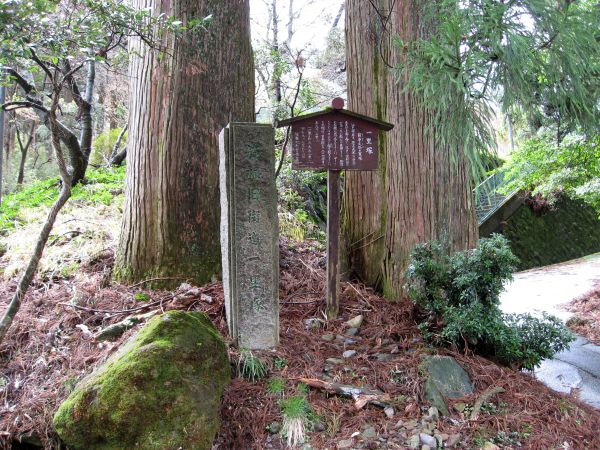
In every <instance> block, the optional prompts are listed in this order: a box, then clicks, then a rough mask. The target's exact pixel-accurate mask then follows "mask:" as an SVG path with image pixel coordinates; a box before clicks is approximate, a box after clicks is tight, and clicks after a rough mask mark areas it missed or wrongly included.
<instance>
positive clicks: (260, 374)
mask: <svg viewBox="0 0 600 450" xmlns="http://www.w3.org/2000/svg"><path fill="white" fill-rule="evenodd" d="M268 372H269V368H268V367H267V365H266V364H265V362H264V361H263V360H262V359H260V358H259V357H258V356H254V354H253V353H252V352H251V351H250V350H242V352H241V353H240V357H239V359H238V373H239V375H240V376H241V377H242V378H245V379H246V380H249V381H253V382H254V381H257V380H260V379H261V378H264V377H266V376H267V373H268Z"/></svg>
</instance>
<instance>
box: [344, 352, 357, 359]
mask: <svg viewBox="0 0 600 450" xmlns="http://www.w3.org/2000/svg"><path fill="white" fill-rule="evenodd" d="M354 355H356V350H346V351H345V352H344V353H342V356H343V357H344V358H352V357H353V356H354Z"/></svg>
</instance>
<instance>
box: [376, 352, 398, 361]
mask: <svg viewBox="0 0 600 450" xmlns="http://www.w3.org/2000/svg"><path fill="white" fill-rule="evenodd" d="M375 357H376V358H377V361H383V362H385V361H391V360H392V359H394V357H393V356H392V355H389V354H387V353H377V354H376V355H375Z"/></svg>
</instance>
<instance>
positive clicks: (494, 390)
mask: <svg viewBox="0 0 600 450" xmlns="http://www.w3.org/2000/svg"><path fill="white" fill-rule="evenodd" d="M503 392H504V388H501V387H498V386H496V387H491V388H489V389H487V390H486V391H484V392H483V394H481V395H480V396H479V397H477V400H476V401H475V404H474V405H473V411H472V412H471V416H470V417H469V419H470V420H477V418H478V417H479V412H480V411H481V407H482V406H483V404H484V403H485V402H487V401H489V400H490V398H492V397H493V396H494V395H496V394H501V393H503Z"/></svg>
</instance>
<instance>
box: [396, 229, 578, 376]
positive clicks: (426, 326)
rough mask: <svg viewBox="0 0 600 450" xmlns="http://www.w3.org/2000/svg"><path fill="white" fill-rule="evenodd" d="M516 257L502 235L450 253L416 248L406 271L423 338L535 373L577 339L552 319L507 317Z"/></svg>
mask: <svg viewBox="0 0 600 450" xmlns="http://www.w3.org/2000/svg"><path fill="white" fill-rule="evenodd" d="M516 264H517V258H516V257H515V256H514V255H513V254H512V252H511V251H510V248H509V246H508V241H507V240H506V238H504V237H503V236H501V235H493V236H492V237H490V238H485V239H481V240H480V241H479V244H478V246H477V248H475V249H472V250H467V251H462V252H457V253H455V254H453V255H449V254H448V252H446V251H445V249H444V248H443V247H442V245H441V244H439V243H438V242H435V241H432V242H428V243H426V244H421V245H418V246H417V247H416V248H415V250H414V251H413V253H412V259H411V263H410V265H409V268H408V270H407V278H408V288H409V294H410V296H411V298H412V299H413V301H414V302H415V303H416V305H417V306H418V307H419V308H420V309H421V312H422V322H421V324H420V328H421V331H422V332H423V335H424V337H425V338H427V339H428V340H430V341H432V342H433V343H434V344H437V345H456V346H459V347H471V348H472V349H474V350H475V351H476V352H478V353H480V354H482V355H484V356H488V357H492V358H494V359H496V360H497V361H499V362H500V363H502V364H505V365H509V366H511V367H514V368H518V369H520V368H525V369H530V370H532V369H534V368H535V367H536V366H537V365H539V363H540V362H541V361H542V360H543V359H546V358H550V357H552V356H553V355H554V354H555V353H556V352H560V351H562V350H564V349H566V348H567V347H568V344H569V343H570V342H571V341H572V340H573V335H572V334H571V333H570V332H569V331H568V330H567V328H566V327H565V326H564V325H563V324H562V323H561V322H560V320H559V319H557V318H556V317H553V316H549V315H543V316H542V317H533V316H531V315H529V314H518V315H512V314H510V315H506V314H503V313H502V311H501V310H500V307H499V305H500V293H501V292H502V290H503V284H504V282H505V281H507V280H510V279H511V278H512V273H513V271H514V270H515V267H516Z"/></svg>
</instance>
